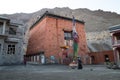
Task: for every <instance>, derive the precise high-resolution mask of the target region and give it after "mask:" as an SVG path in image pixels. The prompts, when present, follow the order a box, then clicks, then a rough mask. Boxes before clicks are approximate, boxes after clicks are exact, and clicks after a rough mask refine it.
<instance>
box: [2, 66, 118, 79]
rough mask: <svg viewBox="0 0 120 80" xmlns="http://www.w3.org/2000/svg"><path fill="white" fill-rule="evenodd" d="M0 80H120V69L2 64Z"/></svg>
mask: <svg viewBox="0 0 120 80" xmlns="http://www.w3.org/2000/svg"><path fill="white" fill-rule="evenodd" d="M0 80H120V70H113V69H107V68H106V67H105V66H104V65H84V66H83V69H82V70H78V69H71V68H70V67H69V66H66V65H26V66H24V65H13V66H0Z"/></svg>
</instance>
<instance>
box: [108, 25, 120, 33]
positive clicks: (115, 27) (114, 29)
mask: <svg viewBox="0 0 120 80" xmlns="http://www.w3.org/2000/svg"><path fill="white" fill-rule="evenodd" d="M109 30H110V32H113V31H118V30H120V24H119V25H114V26H111V27H109Z"/></svg>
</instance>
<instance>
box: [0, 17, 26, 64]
mask: <svg viewBox="0 0 120 80" xmlns="http://www.w3.org/2000/svg"><path fill="white" fill-rule="evenodd" d="M24 34H25V33H24V27H23V25H21V24H16V23H11V22H10V19H7V18H5V17H1V16H0V65H9V64H21V63H23V61H24V57H23V55H24V49H23V45H24V40H23V39H24Z"/></svg>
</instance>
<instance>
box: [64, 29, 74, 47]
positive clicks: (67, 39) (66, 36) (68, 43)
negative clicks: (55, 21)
mask: <svg viewBox="0 0 120 80" xmlns="http://www.w3.org/2000/svg"><path fill="white" fill-rule="evenodd" d="M72 39H73V38H72V31H65V32H64V44H65V45H66V46H72V45H73V40H72Z"/></svg>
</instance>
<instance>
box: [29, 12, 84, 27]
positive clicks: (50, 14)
mask: <svg viewBox="0 0 120 80" xmlns="http://www.w3.org/2000/svg"><path fill="white" fill-rule="evenodd" d="M45 16H52V17H57V18H62V19H66V20H72V18H69V17H64V16H60V15H57V14H53V13H50V12H48V11H46V12H45V13H44V14H43V15H42V16H41V17H40V18H39V19H38V20H37V21H36V22H35V23H34V24H33V25H32V26H31V27H30V29H32V28H33V27H34V26H35V25H36V24H37V23H38V22H40V21H41V20H42V19H43V18H44V17H45ZM75 21H76V22H79V23H81V24H85V22H84V21H80V20H77V19H75Z"/></svg>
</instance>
